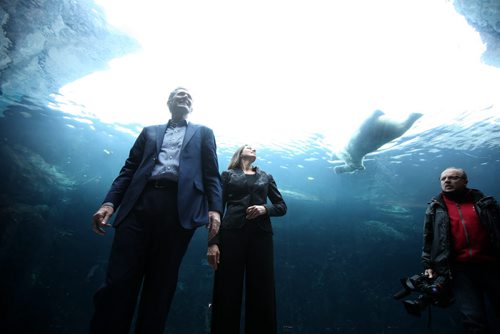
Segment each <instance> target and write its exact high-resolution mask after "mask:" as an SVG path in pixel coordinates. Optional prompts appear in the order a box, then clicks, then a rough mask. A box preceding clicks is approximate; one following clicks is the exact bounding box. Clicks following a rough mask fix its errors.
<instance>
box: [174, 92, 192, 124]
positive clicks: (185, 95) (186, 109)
mask: <svg viewBox="0 0 500 334" xmlns="http://www.w3.org/2000/svg"><path fill="white" fill-rule="evenodd" d="M192 105H193V100H192V98H191V94H189V92H188V91H187V90H185V89H178V90H176V91H175V93H174V96H173V97H172V98H171V99H170V100H169V103H168V107H169V109H170V112H171V113H172V118H173V119H181V118H185V117H186V116H187V114H189V113H190V112H191V111H192V109H193V107H192Z"/></svg>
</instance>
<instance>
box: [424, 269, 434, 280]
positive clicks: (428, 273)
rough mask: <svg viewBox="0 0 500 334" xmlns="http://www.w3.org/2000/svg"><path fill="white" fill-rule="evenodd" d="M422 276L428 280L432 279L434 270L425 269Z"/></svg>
mask: <svg viewBox="0 0 500 334" xmlns="http://www.w3.org/2000/svg"><path fill="white" fill-rule="evenodd" d="M424 275H425V276H427V277H429V278H433V277H434V270H432V269H430V268H429V269H425V271H424Z"/></svg>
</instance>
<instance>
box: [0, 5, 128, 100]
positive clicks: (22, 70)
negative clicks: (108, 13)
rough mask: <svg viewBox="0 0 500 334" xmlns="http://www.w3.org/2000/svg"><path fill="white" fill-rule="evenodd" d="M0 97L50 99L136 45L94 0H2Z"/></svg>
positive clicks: (0, 16)
mask: <svg viewBox="0 0 500 334" xmlns="http://www.w3.org/2000/svg"><path fill="white" fill-rule="evenodd" d="M0 29H1V33H0V98H2V99H7V100H10V101H11V102H16V101H20V100H21V99H23V98H26V97H29V98H31V99H45V100H47V99H48V96H49V95H50V94H51V93H56V92H57V91H58V89H59V88H60V87H62V86H63V85H65V84H67V83H69V82H72V81H74V80H76V79H79V78H81V77H83V76H85V75H88V74H90V73H92V72H95V71H97V70H101V69H104V68H106V66H107V62H108V61H109V60H111V59H113V58H116V57H119V56H122V55H124V54H126V53H129V52H131V51H133V50H135V49H136V48H137V43H136V42H135V41H134V40H132V39H131V38H130V37H128V36H126V35H125V34H124V33H121V32H119V31H117V30H116V29H114V28H113V27H111V26H109V25H108V23H107V22H106V18H105V16H104V13H103V11H102V10H101V9H100V8H99V7H98V6H97V5H95V4H94V2H93V1H92V0H79V1H73V0H24V1H18V0H2V2H1V3H0Z"/></svg>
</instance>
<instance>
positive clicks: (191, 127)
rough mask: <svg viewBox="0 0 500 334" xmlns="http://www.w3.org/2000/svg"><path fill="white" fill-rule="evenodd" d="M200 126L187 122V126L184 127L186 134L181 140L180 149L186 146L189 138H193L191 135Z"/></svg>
mask: <svg viewBox="0 0 500 334" xmlns="http://www.w3.org/2000/svg"><path fill="white" fill-rule="evenodd" d="M199 128H200V127H199V126H198V125H196V124H193V123H188V124H187V127H186V134H185V135H184V140H183V141H182V148H181V150H183V149H184V147H186V145H187V144H188V143H189V141H190V140H191V138H193V135H194V134H195V133H196V131H197V130H198V129H199Z"/></svg>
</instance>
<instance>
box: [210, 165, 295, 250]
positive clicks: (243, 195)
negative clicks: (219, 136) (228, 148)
mask: <svg viewBox="0 0 500 334" xmlns="http://www.w3.org/2000/svg"><path fill="white" fill-rule="evenodd" d="M255 172H256V177H257V179H256V180H255V183H254V184H253V185H249V184H248V183H247V180H246V176H245V173H244V172H243V170H241V169H239V168H238V169H230V170H227V171H224V172H222V174H221V180H222V204H223V210H224V215H223V218H222V224H221V230H226V229H235V228H241V227H243V226H244V225H245V223H246V222H248V221H249V220H247V219H246V218H245V216H246V209H247V208H248V207H249V206H251V205H263V206H265V207H266V209H267V214H265V215H262V216H259V217H257V218H255V219H253V220H252V221H253V222H254V223H256V224H257V225H258V226H259V227H260V228H262V229H263V230H264V231H268V232H271V233H272V226H271V219H270V217H272V216H283V215H285V214H286V211H287V206H286V204H285V201H284V200H283V197H282V196H281V193H280V192H279V190H278V187H277V186H276V182H275V181H274V179H273V177H272V175H271V174H268V173H266V172H264V171H263V170H261V169H259V168H256V169H255ZM267 198H269V200H270V201H271V203H268V202H267ZM218 242H219V238H218V236H216V237H215V238H213V239H212V240H211V241H210V244H214V243H218Z"/></svg>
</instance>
